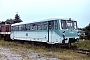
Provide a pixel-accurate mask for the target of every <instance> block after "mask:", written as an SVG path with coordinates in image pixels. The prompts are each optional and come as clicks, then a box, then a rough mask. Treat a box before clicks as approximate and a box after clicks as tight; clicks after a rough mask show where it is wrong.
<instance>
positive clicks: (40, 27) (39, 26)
mask: <svg viewBox="0 0 90 60" xmlns="http://www.w3.org/2000/svg"><path fill="white" fill-rule="evenodd" d="M37 30H42V25H41V23H40V22H39V23H37Z"/></svg>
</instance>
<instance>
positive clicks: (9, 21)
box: [5, 14, 22, 24]
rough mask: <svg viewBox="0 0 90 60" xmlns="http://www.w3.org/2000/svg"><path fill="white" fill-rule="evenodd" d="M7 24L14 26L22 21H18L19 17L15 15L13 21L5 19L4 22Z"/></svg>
mask: <svg viewBox="0 0 90 60" xmlns="http://www.w3.org/2000/svg"><path fill="white" fill-rule="evenodd" d="M5 22H6V23H7V24H14V23H19V22H22V20H21V19H20V16H19V15H18V14H16V15H15V19H11V18H10V19H7V20H6V21H5Z"/></svg>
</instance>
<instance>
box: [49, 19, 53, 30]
mask: <svg viewBox="0 0 90 60" xmlns="http://www.w3.org/2000/svg"><path fill="white" fill-rule="evenodd" d="M48 24H49V29H54V20H52V21H48Z"/></svg>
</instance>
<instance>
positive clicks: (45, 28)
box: [42, 22, 47, 30]
mask: <svg viewBox="0 0 90 60" xmlns="http://www.w3.org/2000/svg"><path fill="white" fill-rule="evenodd" d="M42 30H47V22H42Z"/></svg>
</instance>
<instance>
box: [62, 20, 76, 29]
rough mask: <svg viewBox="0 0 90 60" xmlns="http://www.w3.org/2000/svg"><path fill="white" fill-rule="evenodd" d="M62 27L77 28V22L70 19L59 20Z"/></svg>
mask: <svg viewBox="0 0 90 60" xmlns="http://www.w3.org/2000/svg"><path fill="white" fill-rule="evenodd" d="M61 28H62V29H77V22H76V21H71V20H61Z"/></svg>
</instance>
